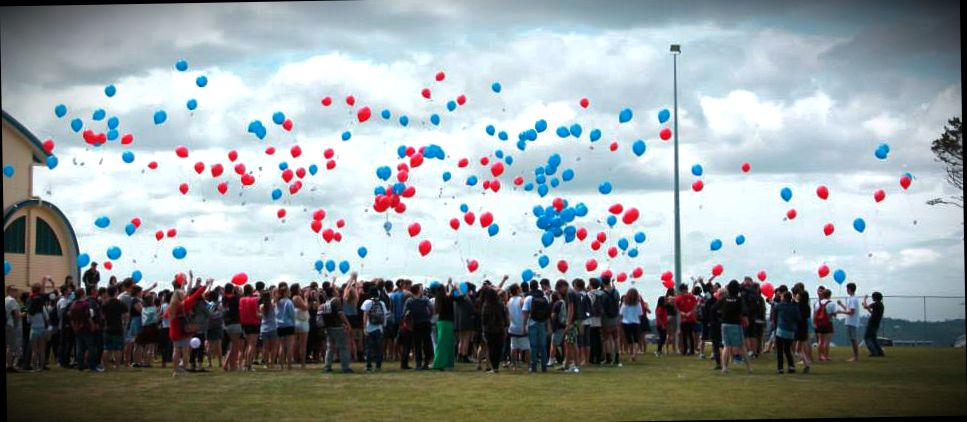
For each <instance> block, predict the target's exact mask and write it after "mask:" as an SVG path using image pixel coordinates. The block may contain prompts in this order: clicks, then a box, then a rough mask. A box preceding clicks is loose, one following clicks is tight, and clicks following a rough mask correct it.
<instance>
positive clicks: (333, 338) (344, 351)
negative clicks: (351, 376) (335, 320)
mask: <svg viewBox="0 0 967 422" xmlns="http://www.w3.org/2000/svg"><path fill="white" fill-rule="evenodd" d="M337 348H338V349H339V364H340V365H342V370H343V371H348V370H349V362H350V360H351V357H350V356H349V343H347V342H346V330H345V329H344V328H342V327H337V328H329V329H327V330H326V366H325V368H326V370H332V354H333V353H334V352H335V351H336V349H337Z"/></svg>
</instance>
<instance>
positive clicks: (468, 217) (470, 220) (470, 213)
mask: <svg viewBox="0 0 967 422" xmlns="http://www.w3.org/2000/svg"><path fill="white" fill-rule="evenodd" d="M476 218H477V217H476V216H475V215H473V211H467V213H466V214H464V215H463V222H464V223H467V225H468V226H469V225H471V224H473V222H474V220H476Z"/></svg>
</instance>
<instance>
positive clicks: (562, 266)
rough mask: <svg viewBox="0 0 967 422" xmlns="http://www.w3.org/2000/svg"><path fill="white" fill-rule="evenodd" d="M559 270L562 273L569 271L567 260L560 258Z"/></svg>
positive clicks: (558, 262)
mask: <svg viewBox="0 0 967 422" xmlns="http://www.w3.org/2000/svg"><path fill="white" fill-rule="evenodd" d="M557 270H558V271H560V272H561V273H566V272H567V261H565V260H563V259H562V260H560V261H557Z"/></svg>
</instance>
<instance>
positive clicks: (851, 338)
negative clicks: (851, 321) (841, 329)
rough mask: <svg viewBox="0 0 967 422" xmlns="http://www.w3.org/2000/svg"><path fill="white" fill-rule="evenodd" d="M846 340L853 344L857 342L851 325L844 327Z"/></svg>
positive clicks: (854, 329)
mask: <svg viewBox="0 0 967 422" xmlns="http://www.w3.org/2000/svg"><path fill="white" fill-rule="evenodd" d="M846 338H848V339H849V341H854V342H855V341H857V338H856V327H854V326H852V325H847V326H846Z"/></svg>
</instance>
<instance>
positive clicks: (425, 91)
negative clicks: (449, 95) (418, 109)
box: [420, 88, 430, 100]
mask: <svg viewBox="0 0 967 422" xmlns="http://www.w3.org/2000/svg"><path fill="white" fill-rule="evenodd" d="M420 95H422V96H423V98H426V99H428V100H429V99H430V88H423V90H422V91H420Z"/></svg>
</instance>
